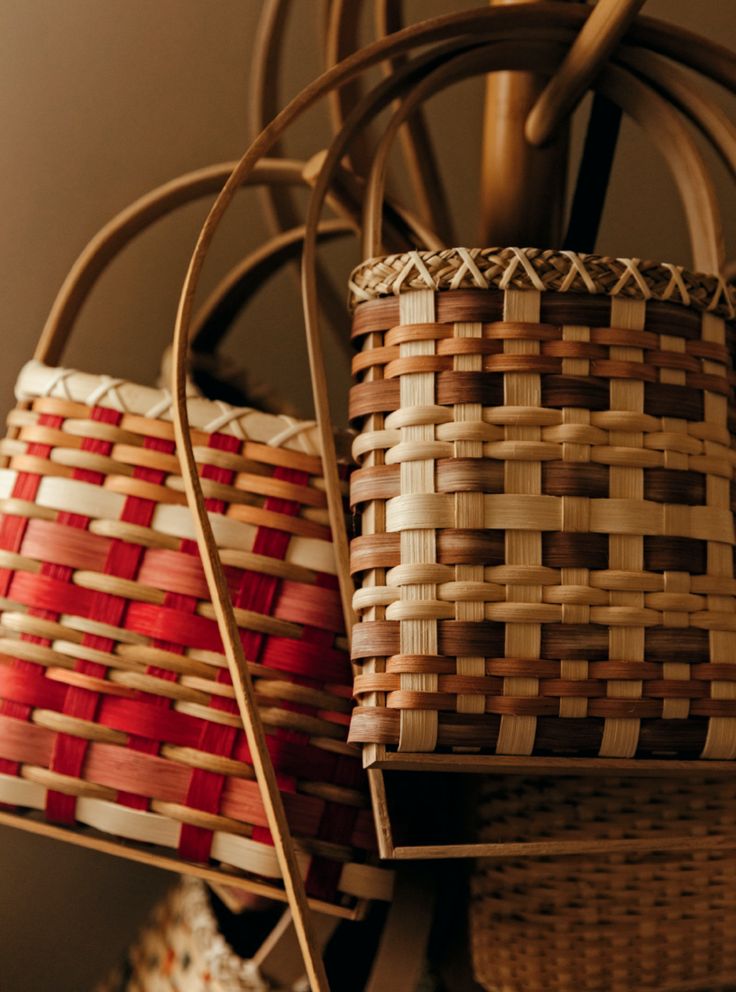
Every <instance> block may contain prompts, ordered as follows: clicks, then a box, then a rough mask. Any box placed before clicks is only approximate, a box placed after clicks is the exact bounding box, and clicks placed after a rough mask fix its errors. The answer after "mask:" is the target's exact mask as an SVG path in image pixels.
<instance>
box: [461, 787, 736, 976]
mask: <svg viewBox="0 0 736 992" xmlns="http://www.w3.org/2000/svg"><path fill="white" fill-rule="evenodd" d="M552 786H553V787H552ZM658 786H660V787H659V788H657V790H656V793H654V792H653V790H652V788H651V783H648V784H647V785H646V786H642V784H641V783H639V782H636V781H635V780H632V779H628V780H617V781H615V782H611V784H610V786H600V785H595V784H593V785H591V784H590V783H589V784H587V785H586V786H584V787H581V785H580V784H579V783H577V782H575V781H574V780H569V781H566V780H558V781H556V782H554V783H552V782H549V781H548V782H547V783H545V782H540V780H538V779H536V780H535V779H526V780H523V779H521V780H517V779H514V780H510V781H509V782H508V783H506V784H505V786H493V787H489V790H488V794H487V796H486V802H485V803H484V804H483V805H482V806H481V815H482V817H483V819H484V821H485V825H484V827H483V829H482V831H481V835H482V836H483V837H485V838H490V837H491V836H493V837H496V836H498V831H499V824H501V829H503V823H504V821H505V820H507V823H508V826H509V827H510V829H511V832H512V833H513V834H514V835H515V836H516V837H517V838H518V839H522V838H523V839H526V840H533V839H535V838H536V837H537V836H539V835H545V834H546V833H548V832H549V828H550V824H555V825H556V826H557V827H559V831H560V833H561V834H564V833H565V832H566V831H567V830H570V831H571V836H573V837H575V838H578V839H581V840H585V839H589V840H590V839H593V838H595V839H597V840H601V841H603V842H604V844H605V843H608V844H611V845H614V844H616V843H617V842H618V841H619V840H620V838H621V837H622V836H623V835H624V834H627V833H629V834H631V833H634V834H636V835H637V836H642V835H645V834H647V833H649V834H652V833H654V834H656V833H657V832H666V830H667V828H668V827H670V828H672V827H674V828H675V829H676V830H677V831H678V832H683V833H689V835H690V841H691V845H692V846H695V845H698V846H700V845H701V844H702V839H703V836H704V834H705V833H707V830H708V826H707V821H708V819H712V824H713V825H715V824H718V823H723V822H726V823H732V822H733V818H734V812H735V811H736V805H735V803H736V799H735V797H734V790H733V789H732V788H729V789H728V790H726V792H725V794H723V795H721V796H719V795H718V792H717V790H716V789H714V788H713V783H712V782H710V783H705V784H703V785H701V784H694V783H688V785H687V786H686V787H683V786H677V785H673V784H672V783H664V782H663V783H661V785H660V783H658ZM706 811H707V815H706ZM552 829H555V827H552ZM735 883H736V857H735V856H734V851H726V852H724V851H715V850H711V851H699V852H698V853H692V852H681V853H661V852H651V853H626V854H607V855H606V854H603V855H601V854H600V853H598V854H596V855H594V856H591V855H583V856H576V857H559V858H538V859H534V858H530V859H524V860H521V861H519V860H483V861H479V862H478V863H477V867H476V869H475V874H474V876H473V880H472V891H473V898H472V903H471V912H470V922H471V943H472V953H473V962H474V969H475V974H476V979H477V980H478V982H480V984H481V986H482V987H483V988H484V989H488V990H489V992H516V990H518V992H575V990H578V989H584V990H585V992H631V990H632V989H647V990H652V992H654V990H657V992H685V990H693V992H694V990H700V992H711V990H714V989H721V988H734V987H736V948H735V947H734V944H733V933H734V930H735V929H736V902H735V901H734V895H733V894H734V884H735Z"/></svg>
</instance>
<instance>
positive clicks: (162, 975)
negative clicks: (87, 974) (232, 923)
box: [94, 878, 306, 992]
mask: <svg viewBox="0 0 736 992" xmlns="http://www.w3.org/2000/svg"><path fill="white" fill-rule="evenodd" d="M305 988H306V986H294V988H293V989H292V990H286V989H277V988H276V987H275V986H273V985H270V984H269V983H268V982H267V981H266V980H265V979H264V978H263V976H262V975H261V973H260V971H259V969H258V967H257V966H256V965H255V964H254V963H253V961H246V960H244V959H243V958H241V957H238V955H237V954H235V952H234V951H233V950H232V948H231V947H230V945H229V944H228V943H227V942H226V941H225V939H224V937H223V936H222V934H221V933H219V931H218V929H217V923H216V920H215V917H214V914H213V913H212V909H211V907H210V903H209V898H208V896H207V889H206V886H205V885H204V883H203V882H201V881H199V879H196V878H182V879H181V881H180V882H179V883H178V885H177V886H176V887H175V888H174V889H173V890H172V891H171V893H170V894H169V895H168V896H167V897H166V899H164V900H162V902H160V903H159V904H158V906H156V908H155V909H154V911H153V913H152V915H151V918H150V920H149V921H148V923H147V924H146V926H145V927H144V928H143V930H142V931H141V932H140V934H139V935H138V938H137V939H136V941H135V942H134V943H133V945H132V946H131V948H130V949H129V951H128V953H127V956H126V959H125V961H124V962H123V963H122V964H121V965H120V966H119V967H117V968H116V969H115V970H114V971H113V972H112V973H111V974H110V975H109V976H108V977H107V978H106V979H105V980H104V981H103V982H102V983H101V984H100V985H98V986H97V987H96V988H95V990H94V992H301V990H303V989H305Z"/></svg>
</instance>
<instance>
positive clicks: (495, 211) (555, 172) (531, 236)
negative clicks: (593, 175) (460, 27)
mask: <svg viewBox="0 0 736 992" xmlns="http://www.w3.org/2000/svg"><path fill="white" fill-rule="evenodd" d="M533 2H535V0H490V3H491V5H492V6H500V5H508V4H512V3H533ZM570 2H577V0H570ZM546 85H547V79H545V78H544V77H543V76H540V75H537V74H535V73H531V72H496V73H492V74H491V75H489V76H488V79H487V81H486V98H485V114H484V121H483V153H482V154H483V160H482V165H481V230H480V244H481V245H486V246H495V245H498V246H504V245H513V246H518V247H539V248H556V247H561V242H562V226H563V210H564V201H565V189H566V177H567V155H568V144H569V136H568V129H567V128H566V127H561V128H560V129H559V131H558V133H557V137H556V139H555V140H554V141H553V142H551V143H550V144H549V145H548V146H546V147H545V148H535V147H533V146H532V145H530V144H529V142H528V141H527V140H526V137H525V134H524V125H525V123H526V119H527V116H528V115H529V112H530V111H531V109H532V107H533V106H534V105H535V103H536V102H537V99H538V97H539V96H540V94H541V93H542V92H543V91H544V89H545V87H546Z"/></svg>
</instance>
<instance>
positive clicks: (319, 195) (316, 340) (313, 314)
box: [302, 8, 725, 629]
mask: <svg viewBox="0 0 736 992" xmlns="http://www.w3.org/2000/svg"><path fill="white" fill-rule="evenodd" d="M491 9H492V10H499V9H502V8H491ZM514 9H515V10H517V11H521V10H522V9H524V10H525V9H527V8H514ZM504 51H505V56H504V57H505V58H507V59H509V60H510V64H511V65H513V64H514V63H515V61H517V59H518V56H517V55H516V54H515V53H516V52H517V47H516V46H511V45H507V46H506V48H505V50H504ZM431 59H432V55H431V54H430V55H428V56H425V57H424V59H423V60H421V59H417V60H415V61H414V63H412V65H413V66H415V68H414V69H412V67H411V66H407V67H406V68H405V69H404V70H403V73H400V74H397V77H395V79H394V80H393V81H391V80H390V81H389V82H388V83H387V84H384V85H383V86H382V87H377V88H376V90H374V92H373V94H372V95H371V96H370V97H369V98H366V100H364V101H363V103H362V104H361V105H359V106H358V107H356V108H354V110H353V112H352V113H351V115H350V117H349V119H348V120H347V121H346V123H345V125H344V127H343V129H342V131H341V133H340V134H339V135H337V136H336V138H335V139H334V141H333V144H332V146H331V147H330V149H329V151H328V153H327V155H326V156H325V157H324V160H323V166H322V168H323V172H322V173H321V174H320V176H319V177H318V178H317V180H316V182H315V185H314V189H313V191H312V197H311V198H310V205H309V211H308V218H307V220H308V226H310V227H312V226H313V225H314V223H316V220H317V218H318V217H319V216H320V214H321V211H322V204H323V202H324V198H325V196H326V195H327V190H328V189H329V186H330V183H331V176H332V174H333V170H334V169H336V168H337V166H338V163H339V161H340V159H341V157H342V154H343V152H344V149H345V147H346V146H347V145H348V144H349V142H350V139H351V135H352V133H353V132H354V130H355V129H356V128H360V127H361V126H362V124H363V120H364V119H366V118H368V117H369V116H371V115H372V114H374V113H376V112H378V110H380V109H381V108H382V107H383V106H385V105H386V104H387V103H389V102H390V100H391V99H392V96H395V95H396V91H399V90H400V88H401V87H402V86H406V85H408V81H410V80H411V75H412V72H414V74H415V75H416V77H417V78H422V76H426V74H427V72H428V71H429V69H430V67H431ZM438 71H441V70H438ZM392 84H393V89H394V90H395V92H393V93H392ZM623 99H625V95H624V96H623ZM655 103H656V104H657V107H656V108H654V109H652V105H651V103H650V104H648V107H649V114H650V116H651V115H652V114H654V115H655V116H656V114H657V112H658V104H659V103H661V101H658V100H656V98H655ZM666 120H667V121H672V120H673V114H672V113H671V112H670V113H669V114H668V115H666ZM396 123H397V124H398V121H397V122H396ZM678 125H679V122H677V121H675V129H676V136H675V139H674V140H675V142H677V141H679V139H680V138H681V137H683V135H684V143H685V147H686V148H687V149H688V150H689V151H690V152H693V153H694V155H695V160H696V165H695V172H696V174H701V173H702V174H703V175H704V176H705V177H706V181H705V182H704V184H703V188H702V189H697V188H696V189H695V191H694V193H695V199H693V200H689V201H688V202H689V203H690V204H691V210H690V218H689V219H690V221H691V224H692V225H693V226H694V227H696V228H697V227H698V225H699V224H700V217H699V213H700V204H701V203H702V204H703V209H704V218H703V226H702V231H703V242H704V243H703V244H702V245H699V246H697V253H698V258H699V260H701V255H702V256H703V257H702V261H703V262H704V265H703V267H704V268H706V269H712V268H715V270H716V271H717V270H718V264H717V263H718V259H719V256H720V249H719V235H718V233H717V232H718V229H719V223H718V219H717V210H716V206H715V198H714V195H713V192H712V188H711V184H710V181H709V180H708V179H707V172H705V170H704V166H703V163H702V160H700V157H699V155H698V153H697V150H696V149H694V147H693V145H692V142H691V140H690V138H689V136H688V135H687V134H686V132H683V129H682V127H681V126H678ZM666 129H667V125H666V123H664V122H663V123H662V124H661V125H658V130H661V131H665V132H666ZM724 139H725V135H724ZM666 143H667V144H668V145H669V144H671V136H670V137H667V138H666ZM687 171H688V170H687V167H686V168H685V175H684V176H682V175H681V176H680V178H681V180H682V181H689V176H688V175H687ZM380 199H381V198H380V196H379V197H376V203H377V204H378V203H380ZM696 204H697V205H696ZM372 209H373V217H374V220H373V221H372V222H371V221H369V224H370V223H373V226H374V228H375V229H376V230H377V227H378V225H377V223H376V221H375V209H376V207H375V205H374V207H373V208H372ZM693 214H694V215H693ZM706 216H707V217H709V218H710V221H707V220H705V217H706ZM376 241H377V238H376V237H375V236H374V241H373V243H372V244H371V246H370V247H369V248H368V249H367V251H366V254H367V255H369V256H370V255H372V254H374V253H378V252H377V251H376V248H377V245H376ZM314 257H315V245H314V243H313V242H311V241H310V239H307V241H306V242H305V246H304V260H303V266H302V272H303V298H304V308H305V326H306V331H307V337H308V341H309V348H310V356H311V357H310V364H311V369H312V382H313V393H314V401H315V409H316V411H317V421H318V425H319V430H320V437H321V440H322V443H323V446H324V451H325V455H324V476H325V482H326V489H327V496H328V505H329V506H330V513H331V516H330V519H331V525H332V527H333V540H334V541H335V547H336V555H337V560H338V566H339V568H338V576H339V579H340V589H341V597H342V604H343V610H344V612H345V617H346V623H347V625H348V629H350V628H351V627H352V624H353V623H354V622H355V614H354V612H353V608H352V596H353V583H352V578H351V576H350V571H349V550H348V540H347V534H346V532H345V528H344V524H343V521H342V503H341V495H340V488H339V478H338V475H337V466H336V461H335V460H334V453H333V448H332V440H331V426H330V425H331V422H332V421H331V415H330V407H329V400H328V394H327V380H326V375H325V373H324V358H323V354H322V340H321V332H320V327H319V308H318V298H317V289H316V283H315V279H314V272H313V269H314Z"/></svg>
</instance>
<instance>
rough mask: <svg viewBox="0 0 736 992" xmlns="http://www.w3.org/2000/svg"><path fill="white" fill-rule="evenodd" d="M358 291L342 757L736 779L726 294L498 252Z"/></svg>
mask: <svg viewBox="0 0 736 992" xmlns="http://www.w3.org/2000/svg"><path fill="white" fill-rule="evenodd" d="M351 292H352V301H353V304H354V321H353V335H354V340H355V344H356V347H357V349H358V354H357V356H356V357H355V359H354V372H355V375H356V378H357V383H356V385H354V387H353V389H352V393H351V417H352V419H353V422H354V424H355V425H356V426H357V427H358V428H359V430H360V434H359V436H358V438H357V440H356V442H355V445H354V453H355V457H356V459H357V462H358V464H359V468H358V470H357V471H355V472H354V474H353V476H352V482H351V501H352V504H353V505H354V507H355V508H356V510H357V511H358V513H359V516H360V520H361V530H360V535H359V536H357V537H356V538H355V539H354V540H353V541H352V546H351V555H352V570H353V572H354V573H355V575H356V577H357V581H358V585H359V589H358V592H357V594H356V597H355V608H356V611H357V613H358V616H359V623H358V624H357V626H356V629H355V631H354V637H353V655H354V660H355V662H356V663H357V664H358V665H359V666H361V671H360V674H359V675H358V676H357V678H356V681H355V694H356V697H357V700H358V706H357V707H356V709H355V711H354V715H353V719H352V725H351V732H350V739H351V740H353V741H355V742H361V743H363V744H373V745H382V746H384V747H387V748H390V749H398V750H399V751H403V752H432V751H439V752H445V753H447V752H452V751H465V750H467V749H471V750H475V751H476V752H483V753H487V754H499V755H533V754H557V755H570V756H577V757H580V756H600V757H605V758H608V757H614V758H633V757H639V756H647V757H663V758H667V757H675V756H677V757H685V758H698V757H702V758H708V759H726V760H728V759H733V758H735V757H736V613H735V612H734V605H735V604H736V599H735V598H734V594H735V593H736V583H735V582H734V571H733V569H734V565H733V545H734V523H733V512H732V499H733V496H732V493H733V489H732V479H733V470H734V463H735V458H736V455H735V453H734V449H733V434H732V430H733V402H732V388H733V363H732V358H731V355H732V353H733V352H732V345H733V340H732V339H733V324H732V321H733V318H734V306H733V296H732V290H731V288H730V287H729V286H727V285H726V284H725V283H724V281H723V280H722V279H721V278H720V277H717V276H709V275H702V274H696V273H691V272H687V271H685V270H684V269H682V268H681V267H679V266H675V265H666V264H659V263H654V262H643V261H641V260H637V259H611V258H602V257H598V256H592V255H579V254H575V253H573V252H553V251H541V250H537V249H524V250H521V249H516V248H506V249H482V250H479V249H478V250H466V249H448V250H444V251H438V252H410V253H406V254H403V255H391V256H387V257H384V258H378V259H373V260H372V261H368V262H366V263H364V264H363V265H361V266H360V267H359V268H358V269H357V270H356V271H355V272H354V274H353V277H352V281H351Z"/></svg>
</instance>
